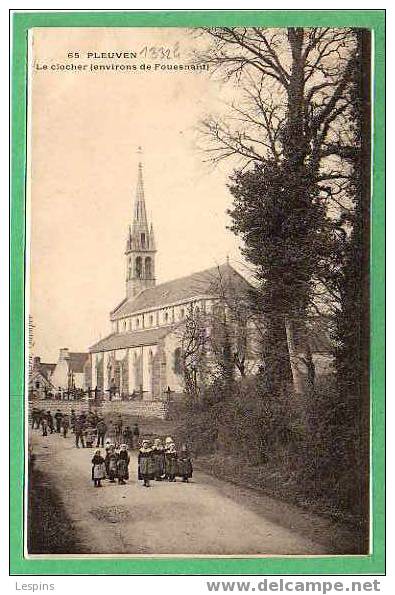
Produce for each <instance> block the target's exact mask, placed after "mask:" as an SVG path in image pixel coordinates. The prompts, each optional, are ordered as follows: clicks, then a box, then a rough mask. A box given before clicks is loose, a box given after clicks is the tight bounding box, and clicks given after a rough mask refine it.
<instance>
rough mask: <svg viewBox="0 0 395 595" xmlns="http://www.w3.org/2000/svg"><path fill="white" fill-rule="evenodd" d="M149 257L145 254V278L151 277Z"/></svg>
mask: <svg viewBox="0 0 395 595" xmlns="http://www.w3.org/2000/svg"><path fill="white" fill-rule="evenodd" d="M151 268H152V267H151V258H150V257H149V256H147V258H146V259H145V276H146V278H147V279H150V278H151V274H152V271H151Z"/></svg>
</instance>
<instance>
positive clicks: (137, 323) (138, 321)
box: [136, 318, 140, 328]
mask: <svg viewBox="0 0 395 595" xmlns="http://www.w3.org/2000/svg"><path fill="white" fill-rule="evenodd" d="M136 327H137V328H140V319H139V318H136Z"/></svg>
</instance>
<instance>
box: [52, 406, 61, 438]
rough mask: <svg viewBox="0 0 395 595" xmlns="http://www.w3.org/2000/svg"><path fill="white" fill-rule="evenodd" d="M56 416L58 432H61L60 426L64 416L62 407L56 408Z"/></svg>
mask: <svg viewBox="0 0 395 595" xmlns="http://www.w3.org/2000/svg"><path fill="white" fill-rule="evenodd" d="M54 417H55V424H56V433H57V434H60V427H61V425H62V417H63V415H62V412H61V411H60V409H57V410H56V413H55V415H54Z"/></svg>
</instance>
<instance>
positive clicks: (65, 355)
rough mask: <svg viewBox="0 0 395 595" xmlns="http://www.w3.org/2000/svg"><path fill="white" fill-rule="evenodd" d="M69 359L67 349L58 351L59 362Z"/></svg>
mask: <svg viewBox="0 0 395 595" xmlns="http://www.w3.org/2000/svg"><path fill="white" fill-rule="evenodd" d="M69 358H70V353H69V350H68V348H67V347H63V348H62V349H60V350H59V361H62V360H65V359H69Z"/></svg>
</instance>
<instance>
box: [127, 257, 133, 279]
mask: <svg viewBox="0 0 395 595" xmlns="http://www.w3.org/2000/svg"><path fill="white" fill-rule="evenodd" d="M132 277H133V272H132V259H131V258H129V261H128V279H131V278H132Z"/></svg>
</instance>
